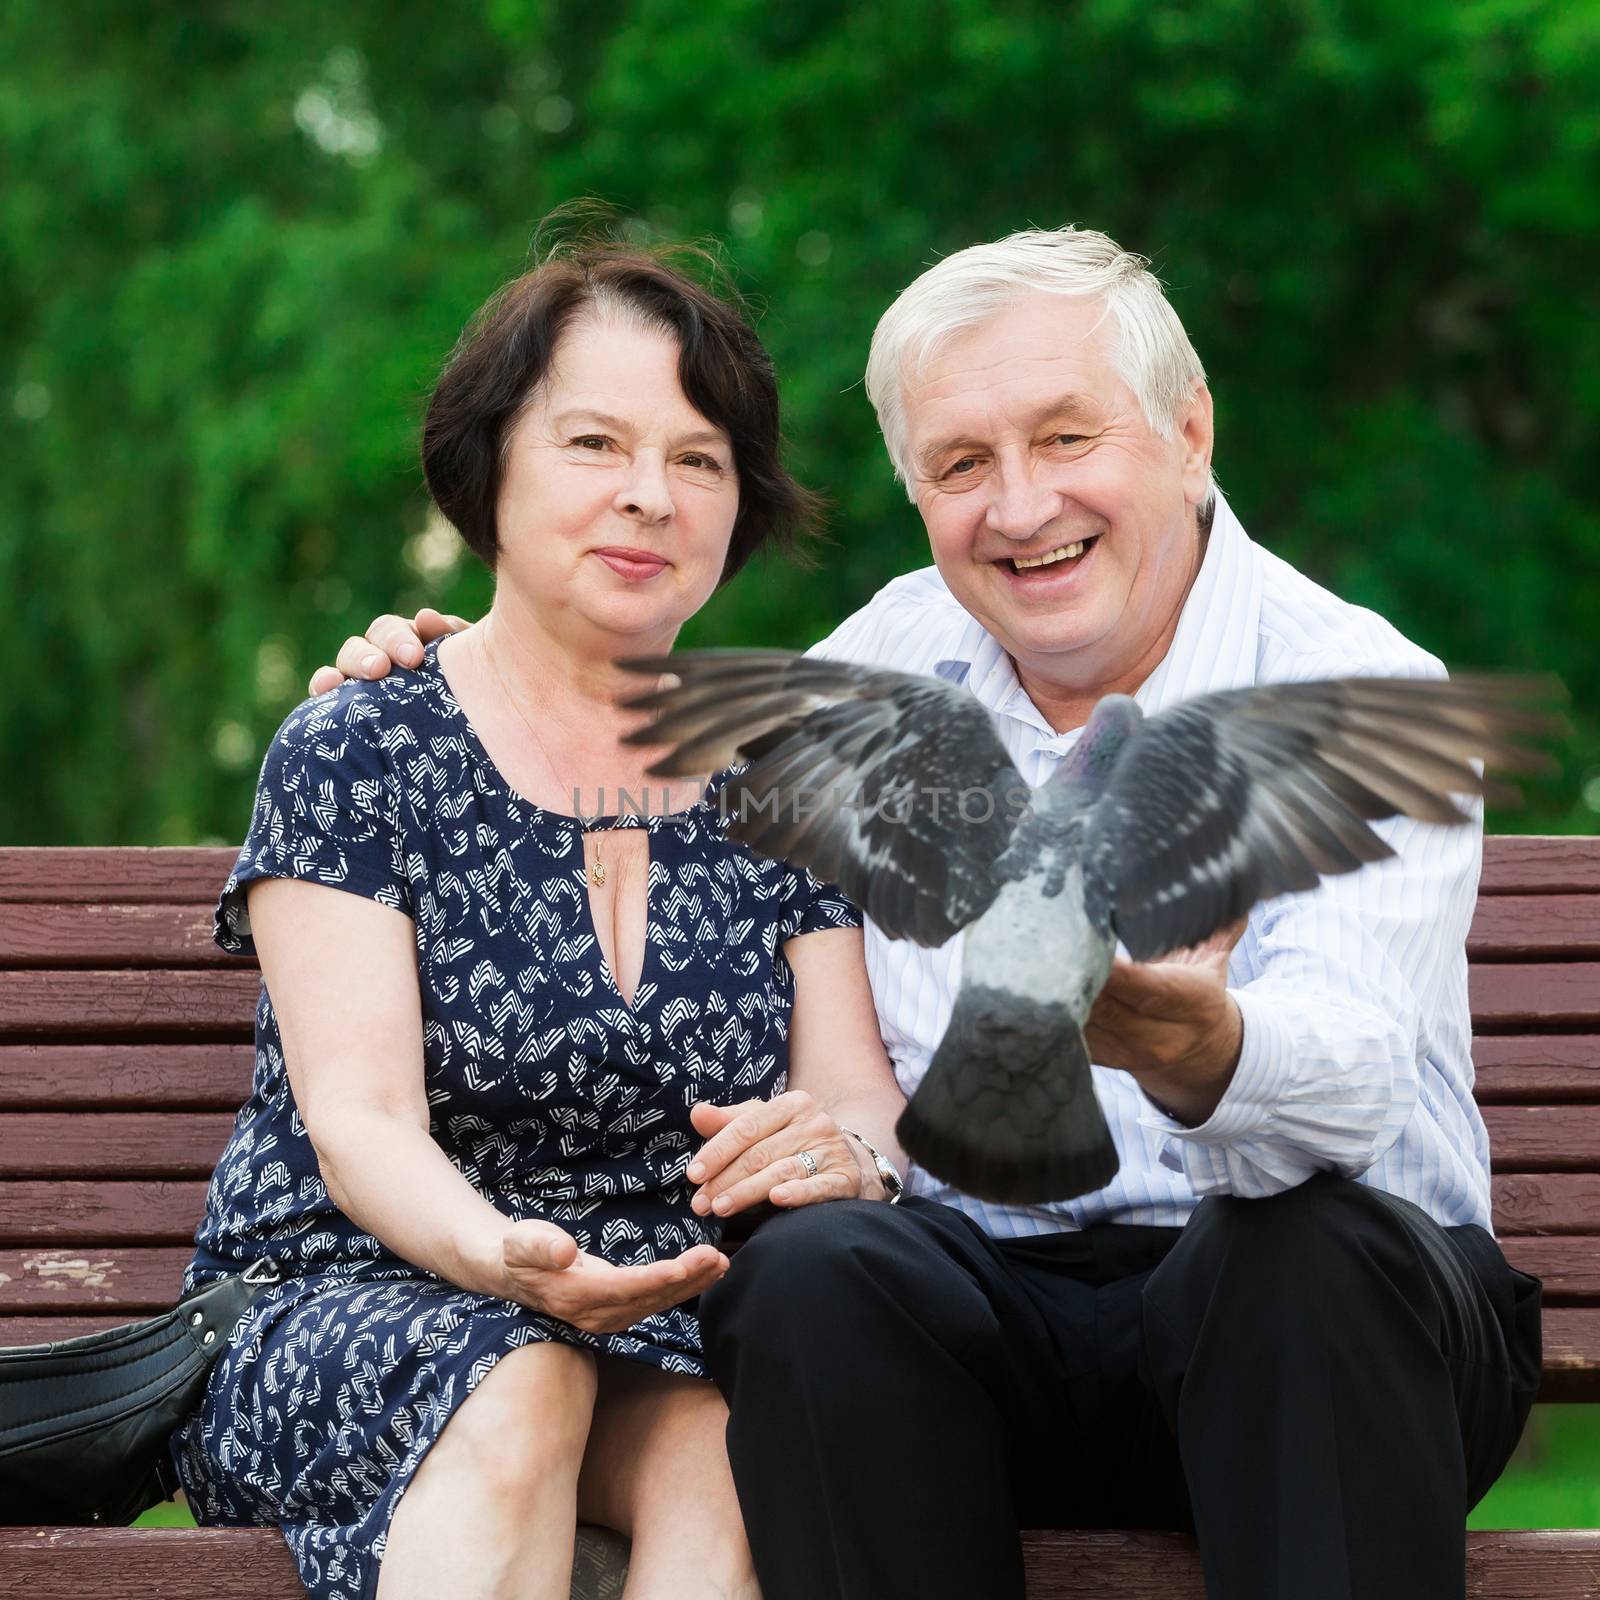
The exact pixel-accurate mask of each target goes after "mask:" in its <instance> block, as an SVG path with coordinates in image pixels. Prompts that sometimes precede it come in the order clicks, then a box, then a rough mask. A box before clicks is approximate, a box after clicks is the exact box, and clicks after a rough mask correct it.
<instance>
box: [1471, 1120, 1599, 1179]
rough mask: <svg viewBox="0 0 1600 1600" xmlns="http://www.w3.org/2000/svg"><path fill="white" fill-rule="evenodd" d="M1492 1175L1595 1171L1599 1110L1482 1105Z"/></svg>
mask: <svg viewBox="0 0 1600 1600" xmlns="http://www.w3.org/2000/svg"><path fill="white" fill-rule="evenodd" d="M1480 1109H1481V1110H1482V1112H1483V1121H1484V1126H1485V1127H1487V1128H1488V1130H1489V1149H1490V1151H1491V1153H1492V1156H1493V1161H1494V1167H1495V1170H1496V1171H1497V1172H1594V1171H1596V1170H1600V1106H1591V1105H1548V1106H1483V1107H1481V1108H1480Z"/></svg>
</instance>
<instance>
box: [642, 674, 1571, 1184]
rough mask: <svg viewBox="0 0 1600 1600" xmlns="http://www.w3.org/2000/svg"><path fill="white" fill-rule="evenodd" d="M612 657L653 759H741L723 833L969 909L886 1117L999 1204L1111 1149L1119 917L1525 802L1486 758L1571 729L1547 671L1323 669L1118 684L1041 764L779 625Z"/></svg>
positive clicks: (940, 691)
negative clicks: (1232, 684) (658, 652)
mask: <svg viewBox="0 0 1600 1600" xmlns="http://www.w3.org/2000/svg"><path fill="white" fill-rule="evenodd" d="M619 665H620V666H622V667H623V668H625V669H626V670H628V671H630V672H636V673H641V674H644V675H647V676H650V677H653V678H655V679H656V680H657V687H656V688H654V689H653V690H651V691H649V692H646V693H642V694H640V695H637V696H631V697H629V698H627V699H626V700H624V701H623V702H622V703H623V705H624V706H625V707H626V708H628V709H632V710H639V711H648V712H652V713H654V717H653V719H652V720H651V721H649V722H647V723H646V724H644V725H643V726H641V727H640V728H638V729H636V730H635V731H633V732H632V733H630V734H629V735H628V740H629V742H630V743H633V744H636V745H664V746H669V747H671V748H670V751H669V754H667V755H666V756H665V757H664V758H662V759H661V760H660V761H658V762H657V763H656V764H655V765H654V766H653V767H651V769H650V771H651V774H652V775H653V776H658V777H680V776H687V775H689V774H697V773H703V772H706V771H711V770H717V769H720V768H723V767H730V766H736V765H737V764H738V763H744V764H745V765H744V767H743V770H736V771H735V772H734V773H733V774H732V775H731V777H730V778H729V780H728V782H727V785H726V787H725V788H724V791H723V806H724V811H725V813H726V818H727V830H728V833H729V835H730V837H732V838H734V839H737V840H740V841H742V842H743V843H745V844H747V845H749V846H750V847H751V848H753V849H755V850H757V851H759V852H761V853H762V854H764V855H768V856H771V857H774V858H777V859H780V860H786V861H789V862H791V863H795V864H798V865H801V866H805V867H809V868H810V869H811V870H812V871H814V872H815V873H817V874H818V875H819V876H821V877H823V878H825V879H829V880H831V881H832V882H835V883H837V884H838V885H839V886H840V888H841V889H843V890H844V892H845V893H846V894H847V895H849V896H850V897H851V899H852V900H854V901H855V902H856V904H857V905H859V906H860V907H861V909H862V910H863V911H864V912H865V913H866V914H867V916H869V917H871V918H872V920H873V921H874V922H875V923H877V925H878V926H879V928H881V929H882V930H883V932H884V933H885V934H887V935H888V936H889V937H890V938H899V939H910V940H913V941H915V942H916V943H918V944H922V945H930V946H932V945H940V944H943V943H944V942H945V941H946V940H947V939H949V938H950V937H951V936H952V935H953V934H955V933H956V932H957V931H958V930H959V929H963V928H964V929H966V930H967V935H966V946H965V952H964V959H963V964H962V973H961V984H960V988H959V991H958V993H957V995H956V1000H955V1006H954V1010H953V1012H952V1015H951V1019H950V1025H949V1027H948V1029H947V1030H946V1032H945V1035H944V1037H943V1039H942V1040H941V1042H940V1044H939V1047H938V1049H937V1051H936V1052H935V1053H934V1057H933V1060H932V1062H931V1064H930V1065H929V1068H928V1071H927V1075H926V1076H925V1077H924V1078H923V1080H922V1082H921V1084H920V1085H919V1086H918V1088H917V1090H916V1093H915V1094H914V1095H913V1096H912V1098H911V1100H910V1102H909V1104H908V1105H907V1107H906V1109H905V1111H904V1113H903V1114H902V1116H901V1119H900V1122H899V1126H898V1129H897V1132H898V1134H899V1136H900V1140H901V1143H902V1145H903V1147H904V1148H905V1150H906V1152H907V1153H908V1154H909V1155H910V1156H911V1157H912V1158H913V1159H914V1160H915V1161H917V1162H918V1163H919V1164H920V1165H922V1166H923V1167H925V1168H926V1169H927V1170H928V1171H929V1172H931V1173H933V1174H934V1175H935V1176H936V1177H939V1178H942V1179H944V1180H945V1181H946V1182H948V1183H951V1184H953V1185H954V1186H955V1187H956V1188H958V1189H960V1190H963V1191H964V1192H966V1193H968V1194H971V1195H976V1196H978V1197H980V1198H983V1199H988V1200H995V1201H1001V1202H1007V1203H1012V1204H1028V1203H1040V1202H1045V1201H1050V1200H1066V1199H1071V1198H1073V1197H1074V1196H1077V1195H1080V1194H1087V1193H1090V1192H1091V1191H1093V1190H1096V1189H1099V1188H1103V1187H1104V1186H1105V1185H1106V1184H1107V1183H1109V1182H1110V1181H1111V1179H1112V1177H1113V1176H1114V1175H1115V1174H1116V1170H1117V1152H1116V1147H1115V1145H1114V1144H1113V1143H1112V1140H1111V1135H1110V1131H1109V1130H1108V1128H1107V1127H1106V1122H1105V1117H1104V1115H1103V1114H1102V1112H1101V1110H1100V1105H1099V1102H1098V1100H1097V1098H1096V1096H1095V1092H1094V1087H1093V1083H1092V1079H1091V1076H1090V1072H1089V1054H1088V1050H1087V1048H1086V1047H1085V1044H1084V1035H1083V1029H1084V1023H1085V1020H1086V1019H1087V1017H1088V1015H1089V1011H1090V1008H1091V1007H1092V1005H1093V1004H1094V1000H1095V996H1096V995H1097V994H1098V993H1099V992H1100V989H1101V987H1102V985H1103V984H1104V983H1105V981H1106V978H1107V976H1108V974H1109V973H1110V971H1111V964H1112V958H1113V955H1114V953H1115V951H1116V947H1117V944H1118V941H1119V940H1120V941H1121V943H1122V944H1123V945H1124V946H1126V948H1127V950H1128V953H1129V954H1130V955H1131V956H1132V958H1133V959H1134V960H1135V961H1152V960H1155V959H1156V958H1158V957H1160V956H1163V955H1166V954H1168V953H1169V952H1171V951H1174V950H1178V949H1181V948H1183V947H1185V946H1189V945H1194V944H1198V943H1200V942H1201V941H1202V940H1204V939H1206V938H1207V937H1209V936H1210V935H1211V934H1213V933H1215V932H1216V931H1217V930H1219V929H1221V928H1224V927H1226V926H1227V925H1229V924H1230V923H1232V922H1235V921H1237V920H1238V919H1239V918H1241V917H1242V916H1244V915H1245V913H1246V912H1248V911H1249V909H1250V908H1251V907H1252V906H1253V905H1255V903H1256V902H1257V901H1259V900H1266V899H1270V898H1272V897H1273V896H1275V895H1280V894H1286V893H1289V892H1291V891H1296V890H1304V889H1312V888H1315V887H1316V885H1317V883H1318V881H1319V879H1320V878H1321V877H1322V876H1323V875H1331V874H1335V873H1342V872H1351V871H1354V870H1355V869H1356V868H1357V867H1360V866H1361V865H1363V864H1364V863H1366V862H1369V861H1381V860H1383V859H1384V858H1385V857H1387V856H1390V855H1392V854H1393V853H1394V852H1393V851H1392V849H1391V848H1390V846H1389V845H1388V844H1386V843H1385V842H1384V840H1383V839H1381V838H1380V837H1379V836H1378V835H1377V834H1376V833H1374V832H1373V830H1372V829H1371V828H1370V827H1369V826H1368V825H1367V824H1368V822H1369V821H1373V820H1377V819H1379V818H1383V817H1392V816H1395V815H1405V816H1408V817H1415V818H1417V819H1419V820H1421V821H1426V822H1437V823H1462V822H1465V821H1466V820H1467V814H1466V813H1465V812H1464V811H1462V810H1461V809H1460V807H1459V806H1458V805H1457V803H1456V802H1455V800H1453V799H1452V798H1451V796H1452V795H1479V794H1481V795H1484V796H1486V797H1487V798H1489V799H1491V800H1492V801H1494V802H1496V803H1508V802H1511V801H1514V800H1515V799H1516V798H1517V795H1516V791H1515V790H1514V789H1512V788H1510V787H1509V786H1507V785H1504V784H1500V783H1497V782H1495V781H1493V780H1492V779H1490V778H1488V777H1486V776H1485V775H1484V773H1483V771H1482V770H1481V768H1480V767H1479V766H1478V765H1476V763H1484V764H1486V765H1487V766H1488V767H1489V768H1491V769H1497V770H1500V771H1504V772H1532V771H1542V770H1547V769H1548V767H1549V765H1550V763H1549V761H1548V759H1547V758H1546V757H1544V756H1542V755H1540V754H1539V753H1538V752H1536V751H1534V750H1532V749H1530V748H1529V747H1528V746H1527V744H1526V743H1525V742H1523V741H1525V740H1526V739H1528V738H1530V737H1536V736H1540V735H1546V734H1550V733H1554V732H1556V731H1559V729H1560V727H1561V721H1560V718H1559V717H1556V716H1553V715H1551V714H1550V713H1549V712H1548V711H1545V710H1543V709H1541V708H1540V706H1539V704H1538V702H1539V701H1541V700H1545V699H1549V698H1551V697H1553V696H1554V695H1556V694H1558V693H1559V685H1556V684H1554V683H1553V681H1552V680H1548V679H1511V678H1495V677H1488V676H1482V677H1470V678H1466V677H1464V678H1456V679H1452V680H1449V681H1445V680H1439V679H1413V678H1361V677H1357V678H1332V679H1324V680H1319V681H1312V682H1303V683H1281V684H1270V685H1265V686H1261V687H1257V688H1249V689H1233V690H1226V691H1223V692H1220V693H1213V694H1206V695H1201V696H1199V697H1197V698H1195V699H1191V700H1187V701H1184V702H1182V703H1181V704H1179V705H1177V706H1174V707H1172V708H1171V709H1169V710H1166V711H1162V712H1159V713H1157V714H1156V715H1154V716H1150V717H1146V716H1145V715H1144V714H1143V712H1142V710H1141V709H1140V707H1139V706H1138V704H1137V703H1136V702H1135V701H1134V700H1133V699H1131V698H1130V697H1128V696H1126V695H1107V696H1106V697H1105V698H1104V699H1102V700H1101V701H1100V702H1099V703H1098V704H1097V705H1096V707H1095V709H1094V712H1093V714H1092V715H1091V717H1090V718H1089V721H1088V724H1087V725H1086V726H1085V728H1084V730H1083V733H1082V735H1081V736H1080V738H1079V740H1078V742H1077V744H1076V746H1075V747H1074V748H1073V750H1072V752H1071V753H1070V755H1069V756H1068V757H1067V758H1066V759H1065V760H1064V761H1062V763H1061V764H1060V766H1059V767H1058V768H1057V770H1056V772H1055V774H1054V775H1053V776H1052V777H1051V778H1050V780H1049V781H1048V782H1047V783H1045V784H1043V785H1042V786H1041V787H1040V788H1038V789H1036V790H1033V789H1030V787H1029V785H1028V784H1027V782H1026V781H1025V780H1024V778H1023V777H1022V774H1021V773H1020V772H1018V771H1017V769H1016V767H1015V766H1014V765H1013V764H1012V762H1011V759H1010V757H1009V756H1008V755H1007V754H1006V751H1005V748H1004V746H1003V745H1002V744H1001V742H1000V737H999V735H998V733H997V732H996V731H995V728H994V726H993V724H992V723H991V721H990V719H989V714H988V713H987V712H986V711H985V710H984V708H983V707H982V706H981V705H980V704H979V703H978V701H977V700H976V699H974V698H973V696H972V695H971V694H970V693H969V692H967V691H966V690H963V689H960V688H957V687H955V686H954V685H951V684H949V683H946V682H943V681H941V680H940V679H937V678H928V677H922V676H918V675H915V674H911V673H905V672H893V671H886V670H882V669H878V668H870V667H861V666H855V665H851V664H848V663H844V662H837V661H827V660H821V659H818V658H815V657H810V656H799V655H795V654H793V653H791V652H789V651H785V650H699V651H686V652H683V653H681V654H677V655H672V656H659V657H648V658H643V657H641V658H635V659H632V660H625V661H622V662H620V663H619ZM663 675H668V676H667V681H666V683H665V684H663V683H662V682H661V680H662V677H663ZM674 680H675V681H674Z"/></svg>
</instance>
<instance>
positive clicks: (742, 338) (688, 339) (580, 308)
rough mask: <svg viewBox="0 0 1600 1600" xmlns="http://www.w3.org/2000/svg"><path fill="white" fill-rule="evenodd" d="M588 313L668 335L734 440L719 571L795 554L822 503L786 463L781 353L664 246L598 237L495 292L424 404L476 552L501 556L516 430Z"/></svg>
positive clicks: (693, 389)
mask: <svg viewBox="0 0 1600 1600" xmlns="http://www.w3.org/2000/svg"><path fill="white" fill-rule="evenodd" d="M694 253H695V254H697V255H698V256H699V257H700V259H701V260H703V261H705V262H706V263H707V264H708V265H710V266H711V267H712V268H713V270H714V269H715V263H714V262H713V261H712V260H711V258H710V257H708V256H706V255H705V253H704V252H694ZM588 310H596V311H599V312H601V313H602V314H604V313H606V312H613V311H621V312H622V313H624V314H625V315H631V316H634V317H637V318H638V319H639V320H640V321H641V322H643V323H644V324H645V325H647V326H651V327H659V328H661V329H662V330H663V331H665V332H667V333H670V334H671V336H672V337H673V338H674V339H675V340H676V341H677V344H678V351H679V354H678V381H679V382H680V383H681V384H682V385H683V392H684V394H685V395H686V396H687V397H688V400H689V403H690V404H691V405H692V406H693V407H694V408H695V410H697V411H698V412H699V413H700V414H701V415H702V416H703V417H705V418H706V420H707V421H708V422H712V423H714V424H715V425H716V426H717V427H719V428H721V429H722V430H723V432H724V433H726V434H727V435H728V438H729V439H730V440H731V442H732V445H733V458H734V466H735V468H736V469H737V472H738V476H739V511H738V516H737V518H736V519H735V521H734V525H733V538H732V540H731V542H730V544H729V546H728V560H727V565H726V566H725V567H724V568H723V573H722V577H723V581H724V582H726V580H727V579H729V578H731V577H732V576H733V575H734V573H736V572H737V571H738V570H739V569H740V568H741V567H742V566H743V565H744V564H745V562H746V561H748V560H749V559H750V557H751V556H752V555H754V554H755V552H756V551H757V550H760V549H763V548H773V549H780V550H793V549H794V548H795V546H796V543H797V541H798V540H799V538H800V536H801V535H802V534H804V533H806V532H807V531H809V529H810V526H811V524H812V522H813V520H814V517H815V514H816V507H817V502H816V499H815V497H814V496H813V495H812V494H811V493H810V491H809V490H807V489H805V488H803V487H802V486H801V485H800V484H799V483H797V482H796V481H795V480H794V479H793V478H792V477H790V476H789V474H788V473H787V472H786V471H785V470H784V467H783V462H782V459H781V450H782V440H781V435H780V432H779V427H778V385H777V380H776V378H775V377H774V375H773V370H772V358H771V357H770V356H769V355H768V354H767V352H766V350H765V348H764V347H763V346H762V343H761V341H760V340H759V339H758V338H757V337H756V334H755V329H754V328H752V327H751V325H750V323H749V321H748V320H747V318H746V317H745V315H744V313H743V309H742V307H740V306H739V305H738V304H737V303H733V302H731V301H730V300H726V299H722V298H719V297H718V296H717V295H715V294H713V293H711V292H710V291H709V290H707V289H706V288H704V287H702V286H701V285H700V284H699V283H697V282H695V280H694V279H693V278H691V277H689V276H688V275H687V274H686V273H685V272H683V271H681V270H680V269H679V268H678V267H676V266H674V265H673V264H672V262H671V260H669V259H668V256H667V253H666V252H662V251H654V250H647V249H641V248H639V247H636V246H631V245H627V244H623V243H619V242H617V241H615V240H611V239H598V240H596V239H593V238H589V239H582V240H579V241H577V242H575V243H570V244H566V245H559V246H557V247H556V248H555V249H553V250H551V251H550V252H549V253H547V254H546V255H545V258H544V260H543V261H542V262H541V263H540V265H538V266H537V267H535V268H534V269H533V270H532V271H531V272H527V273H524V274H523V276H522V277H520V278H516V279H514V280H513V281H512V282H511V283H508V284H507V285H506V286H505V287H504V288H503V289H501V290H500V291H499V292H498V293H497V294H496V295H494V297H493V298H492V299H491V300H490V301H489V302H488V303H487V304H486V305H485V306H484V307H483V308H482V310H481V311H479V312H478V314H477V316H476V317H474V318H473V320H472V322H471V323H470V324H469V325H468V327H467V330H466V332H465V333H464V334H463V335H462V336H461V340H460V342H459V343H458V344H457V346H456V348H455V350H454V351H453V352H452V353H451V356H450V359H449V361H448V362H446V364H445V368H444V371H443V373H442V374H441V375H440V378H439V382H438V384H437V386H436V387H435V388H434V391H433V396H432V398H431V399H430V400H429V402H428V412H427V419H426V421H425V422H424V423H423V428H422V469H423V472H424V473H425V475H426V477H427V480H428V490H429V493H431V494H432V496H433V498H434V502H435V504H437V506H438V507H439V509H440V511H442V512H443V513H444V515H445V516H446V517H448V518H449V520H450V521H451V522H452V523H454V524H455V527H456V528H457V530H458V531H459V532H460V534H461V537H462V538H463V539H465V540H466V542H467V545H468V546H469V548H470V549H471V550H472V551H473V552H474V553H475V554H476V555H478V556H479V557H481V558H482V560H483V561H484V562H485V563H487V565H489V566H490V567H493V566H494V564H495V556H496V554H497V551H498V547H499V538H498V530H497V528H496V526H495V512H496V507H497V506H498V503H499V499H500V483H501V474H502V471H503V469H504V465H505V457H506V436H507V434H508V433H509V432H510V429H511V427H512V425H513V423H514V422H515V421H516V419H517V417H518V416H519V415H520V414H521V412H522V409H523V407H524V406H525V405H526V404H527V402H528V400H529V399H530V397H531V396H532V395H533V392H534V391H535V389H537V387H538V386H539V384H540V383H542V382H543V381H544V379H545V377H546V375H547V374H548V373H549V371H550V364H551V361H552V359H553V358H554V355H555V351H556V346H557V344H558V343H559V341H560V339H561V335H562V333H563V332H564V331H565V330H566V328H567V327H568V326H569V325H570V324H571V323H572V321H573V320H574V318H576V317H578V316H579V315H580V314H582V313H583V312H585V311H588Z"/></svg>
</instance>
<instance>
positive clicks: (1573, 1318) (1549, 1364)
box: [0, 1306, 1600, 1403]
mask: <svg viewBox="0 0 1600 1600" xmlns="http://www.w3.org/2000/svg"><path fill="white" fill-rule="evenodd" d="M139 1315H140V1313H136V1312H119V1311H112V1310H104V1309H102V1310H100V1311H94V1312H79V1313H66V1312H60V1311H52V1310H51V1309H50V1308H49V1307H41V1308H40V1309H39V1310H38V1311H37V1312H33V1311H23V1310H22V1309H21V1308H17V1309H15V1310H8V1309H6V1308H3V1307H0V1345H24V1344H43V1343H44V1342H45V1341H47V1340H50V1339H76V1338H78V1337H79V1336H80V1335H82V1334H85V1333H99V1332H100V1331H101V1330H102V1329H105V1328H114V1327H116V1326H117V1325H118V1324H119V1323H123V1322H132V1321H136V1320H137V1318H138V1316H139ZM1539 1398H1540V1399H1541V1400H1548V1401H1573V1402H1580V1401H1587V1402H1591V1403H1592V1402H1595V1401H1600V1309H1596V1308H1592V1307H1585V1306H1551V1307H1549V1308H1548V1309H1546V1311H1545V1313H1544V1383H1543V1386H1542V1387H1541V1389H1540V1390H1539Z"/></svg>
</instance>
